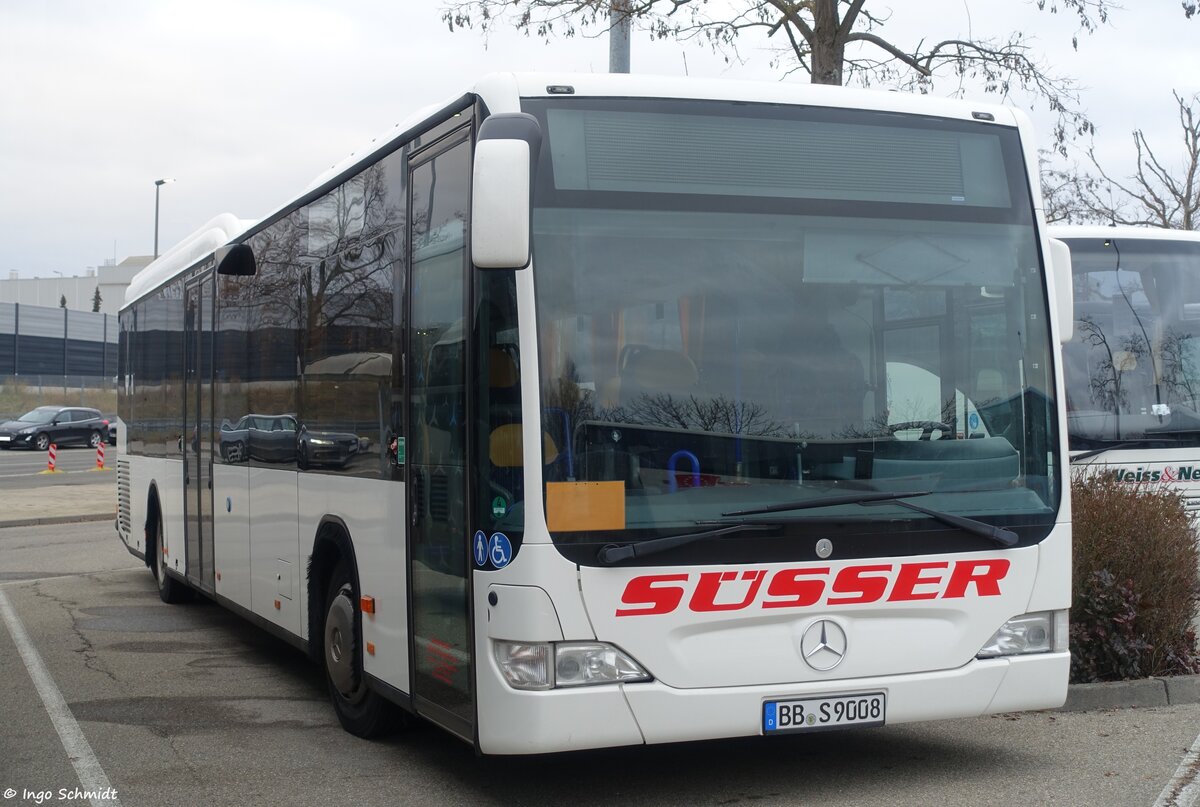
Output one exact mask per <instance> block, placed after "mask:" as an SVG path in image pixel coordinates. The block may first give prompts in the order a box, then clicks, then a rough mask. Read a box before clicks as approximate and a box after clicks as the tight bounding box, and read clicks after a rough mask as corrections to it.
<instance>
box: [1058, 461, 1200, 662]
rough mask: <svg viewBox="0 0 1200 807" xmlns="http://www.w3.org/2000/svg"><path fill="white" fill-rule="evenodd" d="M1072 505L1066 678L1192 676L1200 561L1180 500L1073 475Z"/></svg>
mask: <svg viewBox="0 0 1200 807" xmlns="http://www.w3.org/2000/svg"><path fill="white" fill-rule="evenodd" d="M1071 507H1072V513H1073V515H1072V518H1073V522H1074V523H1073V525H1072V530H1073V536H1074V551H1073V563H1072V567H1073V568H1072V575H1073V577H1072V579H1073V580H1074V596H1073V602H1072V606H1071V623H1072V624H1071V654H1072V659H1071V680H1072V681H1073V682H1076V683H1078V682H1087V681H1115V680H1124V679H1129V678H1140V677H1145V676H1151V675H1181V674H1186V673H1194V672H1200V656H1198V655H1197V651H1196V635H1195V633H1194V632H1193V630H1192V619H1193V617H1194V616H1195V614H1196V605H1197V602H1198V601H1200V571H1198V568H1197V564H1198V562H1200V556H1198V554H1197V548H1196V534H1195V532H1194V531H1193V525H1192V518H1191V514H1190V513H1188V512H1187V511H1186V510H1185V509H1184V506H1183V497H1182V495H1181V494H1180V493H1179V492H1178V491H1176V490H1173V489H1171V488H1169V487H1167V486H1165V485H1152V484H1130V483H1128V482H1120V481H1118V480H1117V479H1116V478H1115V477H1114V476H1113V475H1112V474H1110V473H1107V472H1105V471H1099V472H1092V473H1087V474H1084V473H1076V475H1075V477H1074V478H1073V480H1072V484H1071Z"/></svg>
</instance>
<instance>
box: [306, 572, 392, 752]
mask: <svg viewBox="0 0 1200 807" xmlns="http://www.w3.org/2000/svg"><path fill="white" fill-rule="evenodd" d="M321 666H322V668H323V669H324V671H325V681H326V683H327V684H328V686H329V698H330V700H332V701H333V710H334V712H336V713H337V717H338V722H339V723H341V724H342V728H344V729H345V730H346V731H348V732H350V733H351V734H353V735H355V736H356V737H364V738H370V737H380V736H383V735H384V734H387V733H389V732H391V731H393V730H394V729H395V728H396V727H397V725H398V724H399V721H400V710H399V708H398V707H397V706H396V705H395V704H394V703H392V702H391V701H389V700H387V699H386V698H384V697H382V696H381V695H380V694H379V693H377V692H375V691H374V690H372V689H371V688H370V686H368V685H367V681H366V677H365V676H364V675H363V662H362V613H361V611H360V610H359V606H358V583H357V581H355V580H354V579H353V578H352V577H351V575H350V570H349V567H348V566H347V565H346V564H345V563H344V562H339V563H338V565H337V568H335V569H334V570H333V576H332V577H331V578H330V580H329V589H328V593H327V594H326V597H325V618H324V619H323V620H322V623H321Z"/></svg>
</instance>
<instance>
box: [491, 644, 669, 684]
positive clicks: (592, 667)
mask: <svg viewBox="0 0 1200 807" xmlns="http://www.w3.org/2000/svg"><path fill="white" fill-rule="evenodd" d="M494 648H495V656H496V664H497V665H498V666H499V667H500V672H501V673H503V675H504V680H505V681H507V682H508V685H509V686H511V687H512V688H513V689H533V690H537V689H554V688H557V687H578V686H590V685H595V684H618V683H630V682H634V681H649V680H651V676H650V674H649V673H647V672H646V671H645V670H644V669H642V666H641V665H640V664H638V663H637V662H636V661H634V660H633V659H632V658H630V657H629V656H628V655H627V654H626V653H624V652H622V651H621V650H618V649H617V648H616V647H613V646H612V645H610V644H608V643H606V642H509V641H502V640H495V641H494Z"/></svg>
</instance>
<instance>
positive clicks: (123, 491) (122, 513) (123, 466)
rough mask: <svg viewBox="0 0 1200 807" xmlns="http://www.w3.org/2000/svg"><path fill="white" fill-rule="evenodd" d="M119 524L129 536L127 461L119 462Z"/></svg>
mask: <svg viewBox="0 0 1200 807" xmlns="http://www.w3.org/2000/svg"><path fill="white" fill-rule="evenodd" d="M117 524H118V526H119V527H120V529H121V532H122V533H123V534H125V535H128V534H129V527H130V515H129V462H128V461H127V460H117Z"/></svg>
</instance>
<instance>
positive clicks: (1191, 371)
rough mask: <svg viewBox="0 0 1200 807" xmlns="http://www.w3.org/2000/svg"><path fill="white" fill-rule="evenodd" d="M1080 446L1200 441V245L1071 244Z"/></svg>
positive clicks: (1073, 420) (1070, 384) (1076, 438)
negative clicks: (1199, 270)
mask: <svg viewBox="0 0 1200 807" xmlns="http://www.w3.org/2000/svg"><path fill="white" fill-rule="evenodd" d="M1066 241H1067V243H1068V244H1069V245H1070V247H1071V265H1072V271H1073V273H1074V279H1075V282H1074V287H1075V319H1076V325H1075V336H1074V338H1073V339H1072V340H1071V342H1070V343H1069V344H1068V345H1066V346H1065V348H1064V349H1063V373H1064V375H1065V377H1066V387H1067V423H1068V427H1069V431H1070V445H1071V448H1073V449H1085V450H1088V449H1090V450H1098V449H1101V448H1104V447H1106V446H1115V445H1117V444H1121V445H1122V447H1126V448H1132V447H1145V448H1183V447H1188V446H1195V445H1200V341H1197V340H1200V272H1198V271H1197V270H1198V269H1200V242H1198V241H1168V240H1158V239H1153V240H1152V239H1140V238H1070V239H1066Z"/></svg>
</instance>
